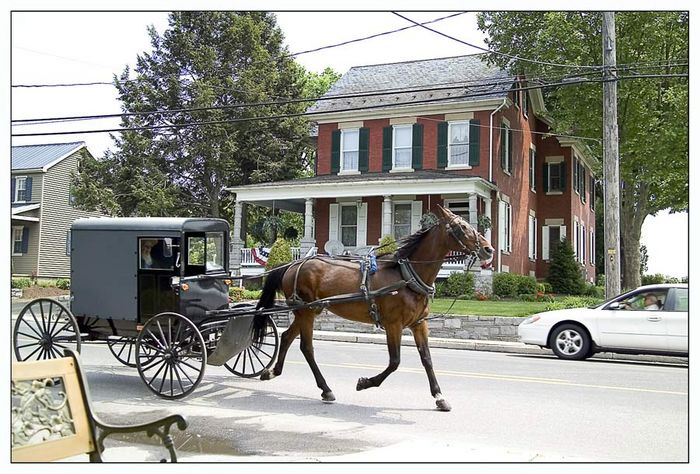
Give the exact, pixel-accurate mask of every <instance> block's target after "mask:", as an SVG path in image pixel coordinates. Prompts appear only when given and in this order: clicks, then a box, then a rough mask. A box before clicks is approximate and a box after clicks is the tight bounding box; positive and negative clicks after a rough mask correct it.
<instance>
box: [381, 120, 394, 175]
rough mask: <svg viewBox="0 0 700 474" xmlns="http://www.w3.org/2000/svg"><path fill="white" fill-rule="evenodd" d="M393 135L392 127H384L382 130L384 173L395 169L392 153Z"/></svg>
mask: <svg viewBox="0 0 700 474" xmlns="http://www.w3.org/2000/svg"><path fill="white" fill-rule="evenodd" d="M392 133H393V128H392V127H384V129H383V130H382V171H389V170H391V168H392V167H393V160H392V153H391V142H392Z"/></svg>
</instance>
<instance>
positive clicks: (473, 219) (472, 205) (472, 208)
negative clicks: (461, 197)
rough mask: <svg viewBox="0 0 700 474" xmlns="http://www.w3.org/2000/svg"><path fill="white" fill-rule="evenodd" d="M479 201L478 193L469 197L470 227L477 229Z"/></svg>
mask: <svg viewBox="0 0 700 474" xmlns="http://www.w3.org/2000/svg"><path fill="white" fill-rule="evenodd" d="M477 206H478V200H477V195H476V193H472V194H470V195H469V225H471V226H472V227H474V228H475V229H476V225H477V210H478V207H477Z"/></svg>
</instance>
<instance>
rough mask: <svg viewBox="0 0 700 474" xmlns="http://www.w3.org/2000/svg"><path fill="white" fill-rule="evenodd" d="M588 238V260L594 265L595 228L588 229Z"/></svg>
mask: <svg viewBox="0 0 700 474" xmlns="http://www.w3.org/2000/svg"><path fill="white" fill-rule="evenodd" d="M590 234H591V236H590V238H589V242H588V245H589V246H590V251H589V252H588V260H589V263H590V264H591V265H595V230H591V231H590Z"/></svg>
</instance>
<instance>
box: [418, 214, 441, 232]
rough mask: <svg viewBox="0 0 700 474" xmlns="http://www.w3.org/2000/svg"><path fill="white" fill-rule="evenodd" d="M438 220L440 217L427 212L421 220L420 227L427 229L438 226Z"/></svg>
mask: <svg viewBox="0 0 700 474" xmlns="http://www.w3.org/2000/svg"><path fill="white" fill-rule="evenodd" d="M438 220H439V219H438V216H436V215H435V214H433V213H432V212H426V213H425V214H423V215H422V216H421V218H420V227H421V229H427V228H429V227H432V226H434V225H435V224H437V223H438Z"/></svg>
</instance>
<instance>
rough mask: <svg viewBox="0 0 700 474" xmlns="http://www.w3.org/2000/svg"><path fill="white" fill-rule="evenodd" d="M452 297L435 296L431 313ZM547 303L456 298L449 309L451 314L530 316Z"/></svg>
mask: <svg viewBox="0 0 700 474" xmlns="http://www.w3.org/2000/svg"><path fill="white" fill-rule="evenodd" d="M453 301H454V299H453V298H439V299H438V298H436V299H435V300H434V301H433V302H432V303H431V304H430V312H431V313H432V314H440V313H443V312H445V311H447V309H448V308H449V307H450V305H451V304H452V302H453ZM546 304H547V303H544V302H535V301H533V302H530V301H517V300H514V301H506V300H503V301H477V300H457V301H455V302H454V306H452V309H450V311H449V313H446V314H451V315H460V314H461V315H473V316H530V315H531V314H535V313H539V312H541V311H544V307H545V305H546Z"/></svg>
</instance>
